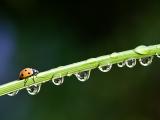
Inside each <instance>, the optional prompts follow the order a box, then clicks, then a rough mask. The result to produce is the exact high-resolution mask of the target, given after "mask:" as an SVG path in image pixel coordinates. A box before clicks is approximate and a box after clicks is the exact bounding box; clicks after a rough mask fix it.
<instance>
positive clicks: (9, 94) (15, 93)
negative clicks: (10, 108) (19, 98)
mask: <svg viewBox="0 0 160 120" xmlns="http://www.w3.org/2000/svg"><path fill="white" fill-rule="evenodd" d="M18 92H19V90H17V91H14V92H11V93H8V96H15V95H17V94H18Z"/></svg>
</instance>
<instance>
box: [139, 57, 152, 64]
mask: <svg viewBox="0 0 160 120" xmlns="http://www.w3.org/2000/svg"><path fill="white" fill-rule="evenodd" d="M152 60H153V56H150V57H144V58H140V59H139V62H140V64H141V65H143V66H148V65H150V64H151V63H152Z"/></svg>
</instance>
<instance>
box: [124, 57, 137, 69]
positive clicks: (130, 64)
mask: <svg viewBox="0 0 160 120" xmlns="http://www.w3.org/2000/svg"><path fill="white" fill-rule="evenodd" d="M125 63H126V66H127V67H129V68H133V67H134V66H135V65H136V59H134V58H131V59H128V60H126V62H125Z"/></svg>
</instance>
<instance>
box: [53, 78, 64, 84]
mask: <svg viewBox="0 0 160 120" xmlns="http://www.w3.org/2000/svg"><path fill="white" fill-rule="evenodd" d="M52 82H53V83H54V84H55V85H61V84H62V83H63V82H64V77H61V78H56V79H52Z"/></svg>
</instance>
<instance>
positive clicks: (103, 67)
mask: <svg viewBox="0 0 160 120" xmlns="http://www.w3.org/2000/svg"><path fill="white" fill-rule="evenodd" d="M98 68H99V70H100V71H102V72H108V71H110V70H111V68H112V64H108V65H105V66H99V67H98Z"/></svg>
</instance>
